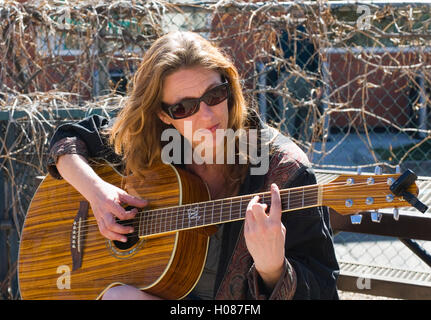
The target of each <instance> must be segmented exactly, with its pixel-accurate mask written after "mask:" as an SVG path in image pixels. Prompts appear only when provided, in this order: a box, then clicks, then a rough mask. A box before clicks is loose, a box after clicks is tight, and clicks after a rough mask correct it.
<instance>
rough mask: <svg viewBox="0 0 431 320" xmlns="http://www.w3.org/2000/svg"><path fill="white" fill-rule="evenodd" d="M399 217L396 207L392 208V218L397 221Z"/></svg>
mask: <svg viewBox="0 0 431 320" xmlns="http://www.w3.org/2000/svg"><path fill="white" fill-rule="evenodd" d="M399 219H400V211H399V210H398V208H394V220H395V221H398V220H399Z"/></svg>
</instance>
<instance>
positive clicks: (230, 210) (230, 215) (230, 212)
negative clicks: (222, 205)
mask: <svg viewBox="0 0 431 320" xmlns="http://www.w3.org/2000/svg"><path fill="white" fill-rule="evenodd" d="M231 220H232V198H231V199H230V209H229V221H231Z"/></svg>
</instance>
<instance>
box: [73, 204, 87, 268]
mask: <svg viewBox="0 0 431 320" xmlns="http://www.w3.org/2000/svg"><path fill="white" fill-rule="evenodd" d="M88 206H89V204H88V202H87V201H81V202H80V203H79V210H78V213H77V215H76V217H75V219H74V220H73V225H72V233H71V236H70V252H71V254H72V264H73V265H72V270H77V269H79V268H80V267H81V264H82V253H83V250H82V248H83V242H84V235H85V232H83V226H84V224H85V223H86V219H87V216H88Z"/></svg>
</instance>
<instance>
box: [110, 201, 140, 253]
mask: <svg viewBox="0 0 431 320" xmlns="http://www.w3.org/2000/svg"><path fill="white" fill-rule="evenodd" d="M125 209H126V210H127V211H129V210H131V209H133V207H127V208H125ZM116 220H117V221H116V222H117V223H118V224H121V225H126V226H130V225H131V226H133V229H134V230H133V232H132V233H129V234H126V235H125V236H126V237H127V241H126V242H121V241H116V240H113V243H114V245H115V247H117V248H118V249H119V250H128V249H129V248H131V247H133V246H134V245H135V244H136V243H137V242H138V241H139V236H138V222H137V220H136V219H131V220H120V219H118V218H117V219H116Z"/></svg>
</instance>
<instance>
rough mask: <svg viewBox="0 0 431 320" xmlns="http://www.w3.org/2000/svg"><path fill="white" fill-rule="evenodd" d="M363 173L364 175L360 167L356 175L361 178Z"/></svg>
mask: <svg viewBox="0 0 431 320" xmlns="http://www.w3.org/2000/svg"><path fill="white" fill-rule="evenodd" d="M361 173H362V169H361V167H358V169H357V170H356V174H357V175H358V176H360V175H361Z"/></svg>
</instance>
